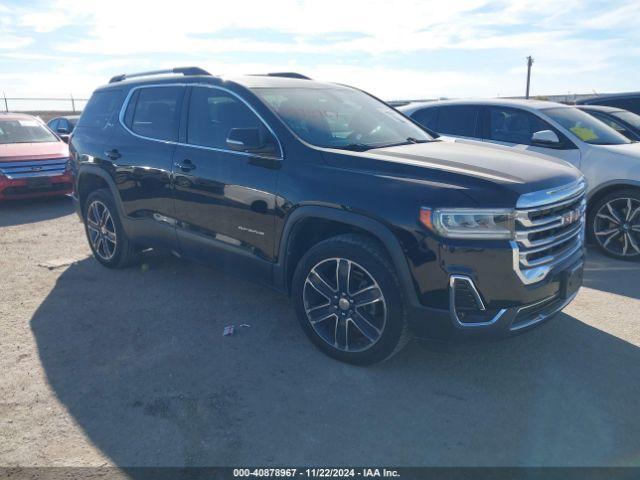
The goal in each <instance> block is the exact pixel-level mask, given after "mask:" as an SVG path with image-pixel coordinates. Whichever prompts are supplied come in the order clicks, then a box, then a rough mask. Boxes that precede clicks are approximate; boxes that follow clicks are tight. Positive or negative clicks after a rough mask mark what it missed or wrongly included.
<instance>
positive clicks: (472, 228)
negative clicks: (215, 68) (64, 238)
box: [70, 67, 585, 364]
mask: <svg viewBox="0 0 640 480" xmlns="http://www.w3.org/2000/svg"><path fill="white" fill-rule="evenodd" d="M167 73H168V75H162V74H167ZM70 143H71V151H72V158H73V162H72V168H73V173H74V175H75V182H74V183H75V193H74V197H75V200H76V202H77V206H78V213H79V214H80V216H81V217H82V219H83V221H84V224H85V227H86V233H87V237H88V240H89V243H90V245H91V249H92V250H93V253H94V255H95V258H96V259H97V260H98V261H99V262H100V263H102V264H103V265H105V266H107V267H124V266H127V265H131V264H132V263H134V262H135V261H137V260H138V258H139V255H140V252H141V250H142V249H143V248H147V247H154V248H160V249H168V250H171V251H173V252H174V253H175V254H176V255H178V256H181V257H185V258H189V259H193V260H196V261H199V262H204V263H207V264H213V265H216V266H219V267H222V268H224V269H226V270H229V271H231V272H233V273H236V274H241V275H245V276H248V277H249V278H251V279H253V280H256V281H259V282H263V283H264V284H266V285H269V286H273V287H275V288H276V289H277V290H279V291H282V292H284V293H287V294H289V295H290V296H291V298H292V300H293V303H294V305H295V309H296V311H297V315H298V318H299V320H300V324H301V325H302V328H303V329H304V331H305V332H306V334H307V335H308V336H309V338H310V339H311V340H312V341H313V343H315V344H316V345H317V346H318V347H319V348H320V349H322V350H323V351H324V352H325V353H327V354H328V355H330V356H332V357H335V358H337V359H340V360H342V361H346V362H350V363H355V364H370V363H374V362H377V361H381V360H384V359H386V358H388V357H390V356H391V355H393V354H394V353H396V352H397V351H399V350H400V349H401V348H402V346H403V345H404V344H405V343H406V342H407V340H408V339H409V337H410V335H411V333H414V334H417V335H419V336H429V337H437V338H451V337H460V336H463V337H464V336H474V337H478V336H506V335H509V334H513V333H515V332H519V331H523V330H525V329H527V328H529V327H532V326H534V325H536V324H539V323H541V322H542V321H544V320H545V319H547V318H548V317H550V316H551V315H553V314H554V313H556V312H558V311H559V310H560V309H562V308H563V307H564V306H565V305H567V304H568V303H569V302H570V301H571V300H572V299H573V298H574V296H575V295H576V292H577V291H578V288H579V287H580V284H581V279H582V264H583V259H584V247H583V238H584V234H583V231H584V208H585V203H584V190H585V185H584V181H583V180H582V177H581V175H580V173H579V171H578V170H576V169H575V168H573V167H571V166H570V165H568V164H566V165H561V164H558V163H556V162H552V161H547V160H544V159H542V158H540V157H539V156H535V157H534V156H530V155H527V154H520V153H516V152H513V151H504V150H501V149H496V148H489V147H487V148H484V147H478V146H470V145H464V144H460V143H454V142H448V141H441V140H438V139H437V138H436V136H435V135H433V134H430V133H429V132H428V131H425V130H424V129H423V128H422V127H420V126H418V125H417V124H415V123H414V122H413V121H412V120H410V119H408V118H406V117H405V116H403V115H402V114H400V113H398V112H397V111H396V110H394V109H392V108H391V107H389V106H388V105H386V104H385V103H383V102H382V101H380V100H378V99H376V98H374V97H372V96H371V95H369V94H367V93H365V92H363V91H361V90H358V89H355V88H351V87H347V86H343V85H337V84H330V83H320V82H315V81H312V80H310V79H307V78H306V77H303V76H302V75H299V74H293V73H278V74H266V75H250V76H243V77H240V78H234V79H222V78H219V77H216V76H212V75H210V74H208V73H207V72H205V71H204V70H201V69H199V68H195V67H189V68H176V69H172V70H170V71H159V72H147V73H141V74H134V75H120V76H118V77H114V78H112V79H111V81H110V82H109V84H108V85H106V86H103V87H100V88H98V89H97V90H96V91H95V92H94V94H93V95H92V97H91V99H90V101H89V103H88V104H87V107H86V109H85V110H84V113H83V114H82V117H81V118H80V120H79V122H78V125H77V127H76V129H75V131H74V133H73V136H72V139H71V142H70Z"/></svg>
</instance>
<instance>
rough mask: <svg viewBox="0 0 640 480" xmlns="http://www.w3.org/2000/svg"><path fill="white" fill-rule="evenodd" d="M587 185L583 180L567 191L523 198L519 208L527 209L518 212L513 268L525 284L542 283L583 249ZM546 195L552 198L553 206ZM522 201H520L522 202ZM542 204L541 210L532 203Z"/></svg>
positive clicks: (529, 195) (566, 189)
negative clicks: (532, 200)
mask: <svg viewBox="0 0 640 480" xmlns="http://www.w3.org/2000/svg"><path fill="white" fill-rule="evenodd" d="M585 191H586V184H585V182H584V180H580V181H578V182H574V183H572V184H570V185H568V186H566V187H563V188H559V189H556V190H553V191H552V193H551V194H550V193H549V192H548V191H543V192H533V193H529V194H526V195H523V196H522V197H527V200H526V201H524V202H522V201H520V200H519V201H518V205H526V208H522V209H518V210H516V214H515V229H516V234H515V240H514V241H512V242H511V247H512V249H513V268H514V270H515V271H516V273H517V274H518V276H519V277H520V279H521V280H522V282H523V283H525V284H527V285H528V284H532V283H536V282H539V281H541V280H543V279H544V278H545V277H546V276H547V275H548V274H549V272H551V271H552V270H553V268H554V267H555V266H556V265H558V264H560V263H562V262H563V261H565V260H566V259H568V258H570V257H571V256H572V255H574V254H575V253H577V252H578V251H579V250H580V249H582V248H583V246H584V227H585V223H586V222H585V213H586V200H585V198H584V197H585ZM545 195H551V198H553V201H552V202H549V201H547V197H545ZM522 197H521V199H522ZM532 198H537V199H538V200H539V201H540V205H539V206H537V207H536V206H534V205H532V203H531V199H532Z"/></svg>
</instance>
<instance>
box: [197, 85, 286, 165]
mask: <svg viewBox="0 0 640 480" xmlns="http://www.w3.org/2000/svg"><path fill="white" fill-rule="evenodd" d="M235 128H242V129H244V128H247V129H257V130H258V135H259V138H260V140H261V143H262V145H263V147H262V148H261V150H262V151H263V152H264V153H269V154H272V155H280V152H279V150H278V146H277V142H276V139H275V138H274V137H273V135H272V134H271V132H270V131H269V129H268V128H267V127H266V126H265V125H264V123H263V122H262V121H261V120H260V119H259V118H258V117H257V116H256V114H255V113H253V111H251V109H250V108H249V107H247V105H245V103H244V102H242V101H241V100H240V99H238V98H237V97H235V96H233V95H231V94H229V93H227V92H225V91H223V90H219V89H217V88H208V87H194V88H193V90H192V92H191V98H190V100H189V120H188V123H187V143H189V144H191V145H199V146H203V147H212V148H220V149H223V150H228V148H229V147H228V146H227V138H228V137H229V132H230V131H231V130H232V129H235Z"/></svg>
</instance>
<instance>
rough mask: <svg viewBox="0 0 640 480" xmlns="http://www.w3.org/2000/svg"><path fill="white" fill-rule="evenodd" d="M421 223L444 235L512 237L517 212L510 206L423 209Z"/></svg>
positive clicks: (493, 237)
mask: <svg viewBox="0 0 640 480" xmlns="http://www.w3.org/2000/svg"><path fill="white" fill-rule="evenodd" d="M420 222H421V223H422V224H423V225H424V226H425V227H427V228H428V229H430V230H432V231H433V232H435V233H437V234H438V235H440V236H442V237H448V238H478V239H512V238H513V236H514V233H513V232H514V212H513V210H509V209H484V208H436V209H431V208H422V209H421V210H420Z"/></svg>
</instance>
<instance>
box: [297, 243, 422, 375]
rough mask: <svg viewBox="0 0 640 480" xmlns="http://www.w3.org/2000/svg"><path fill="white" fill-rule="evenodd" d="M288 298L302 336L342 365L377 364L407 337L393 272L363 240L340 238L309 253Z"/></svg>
mask: <svg viewBox="0 0 640 480" xmlns="http://www.w3.org/2000/svg"><path fill="white" fill-rule="evenodd" d="M292 295H293V301H294V304H295V307H296V313H297V316H298V320H299V321H300V324H301V326H302V328H303V330H304V332H305V333H306V334H307V336H308V337H309V338H310V339H311V341H312V342H313V343H314V344H315V345H316V346H317V347H318V348H320V350H322V351H323V352H324V353H326V354H327V355H329V356H331V357H333V358H336V359H338V360H341V361H343V362H347V363H352V364H356V365H370V364H373V363H377V362H381V361H383V360H386V359H388V358H390V357H391V356H393V355H394V354H396V353H397V352H399V351H400V350H401V349H402V347H404V345H405V344H406V343H407V342H408V340H409V338H410V335H409V329H408V325H407V320H406V311H405V306H404V302H403V298H402V294H401V288H400V282H399V281H398V277H397V274H396V272H395V269H394V267H393V265H392V264H391V261H390V260H389V258H388V256H387V254H386V253H385V252H384V250H383V249H382V248H381V247H379V246H378V244H377V243H376V242H375V241H374V240H372V239H370V238H368V237H366V236H364V235H357V234H346V235H340V236H337V237H333V238H330V239H328V240H325V241H323V242H320V243H319V244H317V245H316V246H314V247H313V248H311V250H309V251H308V252H307V253H306V255H304V257H303V258H302V259H301V260H300V262H299V263H298V265H297V268H296V271H295V273H294V277H293V284H292Z"/></svg>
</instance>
